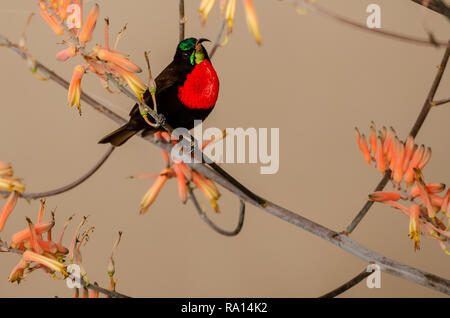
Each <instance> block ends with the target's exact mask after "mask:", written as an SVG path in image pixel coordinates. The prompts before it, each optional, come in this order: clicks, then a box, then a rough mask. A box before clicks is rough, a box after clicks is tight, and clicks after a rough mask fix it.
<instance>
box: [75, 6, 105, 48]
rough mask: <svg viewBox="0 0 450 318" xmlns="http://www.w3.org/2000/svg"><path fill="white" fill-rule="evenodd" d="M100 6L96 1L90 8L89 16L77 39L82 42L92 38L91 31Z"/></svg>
mask: <svg viewBox="0 0 450 318" xmlns="http://www.w3.org/2000/svg"><path fill="white" fill-rule="evenodd" d="M99 11H100V8H99V6H98V4H97V3H96V4H95V6H94V7H93V8H92V9H91V12H90V13H89V16H88V18H87V20H86V23H85V24H84V27H83V29H82V30H81V32H80V35H79V36H78V39H79V40H80V42H82V43H86V42H89V41H90V40H91V39H92V33H93V32H94V29H95V25H96V24H97V18H98V14H99Z"/></svg>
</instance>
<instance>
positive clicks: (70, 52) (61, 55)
mask: <svg viewBox="0 0 450 318" xmlns="http://www.w3.org/2000/svg"><path fill="white" fill-rule="evenodd" d="M76 54H77V50H76V49H75V47H74V46H69V47H68V48H66V49H64V50H62V51H59V52H58V53H57V54H56V58H57V59H58V60H60V61H63V62H64V61H67V60H68V59H69V58H71V57H74V56H75V55H76Z"/></svg>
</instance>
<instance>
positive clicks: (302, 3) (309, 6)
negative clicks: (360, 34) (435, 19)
mask: <svg viewBox="0 0 450 318" xmlns="http://www.w3.org/2000/svg"><path fill="white" fill-rule="evenodd" d="M297 3H298V4H299V5H300V6H302V7H304V8H306V9H308V10H311V11H313V12H316V13H319V14H321V15H323V16H326V17H328V18H331V19H333V20H335V21H338V22H342V23H344V24H347V25H350V26H353V27H355V28H358V29H360V30H364V31H368V32H372V33H375V34H379V35H382V36H386V37H390V38H393V39H397V40H400V41H405V42H410V43H414V44H420V45H429V46H435V47H446V46H448V43H445V42H440V41H436V40H435V39H434V38H433V37H432V36H430V38H429V39H422V38H416V37H412V36H407V35H403V34H399V33H395V32H391V31H386V30H383V29H369V28H368V27H367V26H366V25H365V24H362V23H358V22H355V21H352V20H350V19H348V18H346V17H343V16H340V15H338V14H336V13H334V12H331V11H329V10H327V9H324V8H322V7H320V6H318V5H317V4H316V3H312V2H310V1H308V0H297Z"/></svg>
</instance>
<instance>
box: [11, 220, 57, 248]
mask: <svg viewBox="0 0 450 318" xmlns="http://www.w3.org/2000/svg"><path fill="white" fill-rule="evenodd" d="M53 225H54V224H53V223H41V224H36V225H35V226H34V229H35V231H36V234H37V235H41V234H43V233H46V232H48V231H49V230H50V229H51V228H52V227H53ZM31 235H32V234H31V232H30V229H29V228H28V229H25V230H22V231H20V232H17V233H16V234H14V235H13V236H12V243H11V244H14V245H16V246H17V245H20V243H22V242H23V241H25V240H29V239H30V238H31Z"/></svg>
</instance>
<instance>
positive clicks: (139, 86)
mask: <svg viewBox="0 0 450 318" xmlns="http://www.w3.org/2000/svg"><path fill="white" fill-rule="evenodd" d="M114 69H115V70H117V71H118V72H119V74H120V76H121V77H122V78H123V79H124V80H125V82H127V85H128V87H129V88H131V90H132V91H133V92H134V94H135V95H136V96H137V98H138V99H139V101H140V102H141V103H143V102H144V99H143V97H142V95H143V94H144V92H145V91H146V90H147V87H146V86H145V85H144V83H142V81H141V80H140V79H139V77H137V76H136V74H134V73H132V72H129V71H127V70H125V69H123V68H121V67H119V66H117V65H115V66H114Z"/></svg>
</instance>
